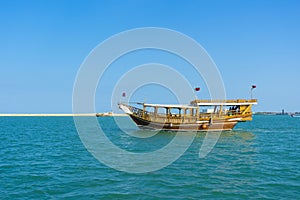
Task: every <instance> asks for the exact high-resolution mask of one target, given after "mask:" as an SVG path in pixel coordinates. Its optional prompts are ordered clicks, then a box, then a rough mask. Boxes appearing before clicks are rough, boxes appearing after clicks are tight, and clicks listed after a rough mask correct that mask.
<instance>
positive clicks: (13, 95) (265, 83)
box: [0, 0, 300, 113]
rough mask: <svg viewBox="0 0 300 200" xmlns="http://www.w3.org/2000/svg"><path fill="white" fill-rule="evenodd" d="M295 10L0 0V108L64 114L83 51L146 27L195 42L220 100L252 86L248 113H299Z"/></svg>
mask: <svg viewBox="0 0 300 200" xmlns="http://www.w3.org/2000/svg"><path fill="white" fill-rule="evenodd" d="M299 10H300V1H297V0H295V1H285V0H282V1H275V0H270V1H260V0H256V1H255V0H254V1H253V0H252V1H246V0H245V1H242V0H238V1H233V0H228V1H226V0H225V1H221V0H219V1H214V0H207V1H196V0H195V1H183V0H182V1H176V0H169V1H168V0H164V1H161V0H127V1H125V0H119V1H115V0H108V1H71V0H70V1H66V0H62V1H55V0H50V1H47V0H43V1H38V0H36V1H30V0H27V1H14V0H7V1H2V0H1V1H0V26H1V31H0V44H1V45H0V58H1V59H0V89H1V93H0V113H70V112H72V90H73V84H74V80H75V78H76V73H77V70H78V69H79V67H80V65H81V63H82V62H83V60H84V59H85V57H86V56H87V55H88V53H89V52H90V51H91V50H92V49H93V48H94V47H95V46H96V45H98V44H99V43H100V42H102V41H103V40H105V39H107V38H108V37H110V36H112V35H114V34H117V33H119V32H122V31H125V30H128V29H133V28H140V27H149V26H150V27H164V28H169V29H173V30H176V31H179V32H182V33H184V34H186V35H188V36H190V37H192V38H194V39H195V40H196V41H197V42H198V43H200V44H201V45H202V46H203V47H204V48H205V49H206V50H207V52H208V53H209V54H210V56H211V57H212V59H213V60H214V61H215V63H216V65H217V66H218V68H219V70H220V72H221V75H222V77H223V81H224V84H225V88H226V92H227V96H228V98H248V97H249V90H250V86H251V84H256V85H257V89H256V90H255V91H254V97H255V98H257V99H259V105H257V106H256V107H255V110H256V111H280V110H281V109H283V108H284V109H285V110H286V111H300V104H299V103H300V89H299V88H300V78H299V75H300V12H299ZM152 53H153V52H150V53H149V54H152ZM129 59H130V55H129V57H128V58H127V61H126V62H127V63H130V60H129ZM133 59H134V58H133ZM146 60H147V59H146ZM147 61H151V60H149V59H148V60H147ZM124 62H125V61H124ZM133 67H134V66H133ZM193 81H194V82H193V83H192V84H198V83H196V82H195V80H193ZM199 85H200V87H203V88H205V86H202V85H201V81H199ZM145 89H147V88H145ZM109 90H110V87H107V91H104V93H105V92H107V93H109ZM203 92H204V93H205V91H203ZM153 95H154V97H155V94H153ZM100 96H101V95H100ZM198 96H199V97H200V98H201V93H199V95H198ZM99 98H101V97H97V99H99ZM148 98H150V97H148ZM152 98H153V97H152ZM99 102H100V100H99ZM109 110H110V107H109V104H108V103H103V104H97V111H99V112H103V111H109Z"/></svg>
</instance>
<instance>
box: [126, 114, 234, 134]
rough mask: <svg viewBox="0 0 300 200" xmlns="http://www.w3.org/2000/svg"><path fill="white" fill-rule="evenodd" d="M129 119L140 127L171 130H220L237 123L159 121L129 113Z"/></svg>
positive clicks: (231, 127)
mask: <svg viewBox="0 0 300 200" xmlns="http://www.w3.org/2000/svg"><path fill="white" fill-rule="evenodd" d="M129 116H130V117H131V119H132V120H133V121H134V122H135V123H136V124H137V125H138V126H139V127H140V128H150V129H158V130H171V131H220V130H232V129H233V128H234V126H235V125H236V124H237V121H225V120H220V121H214V122H210V123H209V122H200V123H160V122H153V121H148V120H145V119H143V118H140V117H137V116H135V115H132V114H131V115H129Z"/></svg>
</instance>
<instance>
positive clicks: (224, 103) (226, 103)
mask: <svg viewBox="0 0 300 200" xmlns="http://www.w3.org/2000/svg"><path fill="white" fill-rule="evenodd" d="M255 104H257V100H256V99H250V100H246V99H236V100H200V99H196V100H194V101H191V105H197V106H221V105H222V106H240V105H255Z"/></svg>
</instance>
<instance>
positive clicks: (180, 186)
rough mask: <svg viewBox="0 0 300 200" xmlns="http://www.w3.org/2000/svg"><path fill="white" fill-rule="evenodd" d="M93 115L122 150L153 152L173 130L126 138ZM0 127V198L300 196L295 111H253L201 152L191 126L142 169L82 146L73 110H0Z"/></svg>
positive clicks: (298, 133) (299, 138) (200, 139)
mask: <svg viewBox="0 0 300 200" xmlns="http://www.w3.org/2000/svg"><path fill="white" fill-rule="evenodd" d="M98 120H99V123H100V124H101V125H102V127H103V128H104V129H105V130H106V134H107V136H108V138H110V139H111V140H112V141H113V142H114V143H115V144H116V145H118V146H120V147H122V148H124V149H127V150H132V151H145V152H147V151H154V150H155V149H156V148H161V147H163V146H164V145H166V144H167V143H168V142H169V141H170V140H171V139H172V138H173V137H174V133H171V132H161V133H159V134H157V135H156V136H153V137H151V138H148V139H141V138H135V137H130V136H128V135H126V134H124V133H122V131H120V130H119V129H118V127H117V126H116V125H115V124H114V121H113V118H111V117H105V118H98ZM130 129H132V130H130V131H133V132H134V133H135V134H143V133H145V134H149V133H148V132H147V131H144V132H143V131H137V130H136V129H134V128H130ZM0 133H1V134H0V159H1V162H0V177H1V179H0V180H1V184H0V198H1V199H61V198H62V199H159V198H169V199H183V198H185V199H242V198H243V199H244V198H247V199H257V198H261V199H299V198H300V118H291V117H289V116H254V120H253V121H252V122H247V123H241V124H238V126H237V127H236V128H235V130H234V131H228V132H223V133H222V135H221V137H220V138H219V141H218V143H217V144H216V145H215V147H214V149H213V150H212V151H211V152H210V153H209V154H208V155H207V156H206V157H205V158H202V159H200V158H199V148H200V146H201V144H202V142H203V139H204V136H205V134H204V133H198V134H197V135H196V138H195V140H194V142H193V143H192V145H191V146H190V147H189V149H188V150H187V151H186V153H185V154H184V155H183V156H182V157H180V158H179V159H178V160H177V161H175V162H174V163H172V164H171V165H169V166H168V167H166V168H163V169H161V170H158V171H154V172H149V173H143V174H130V173H126V172H120V171H116V170H114V169H111V168H109V167H107V166H105V165H103V164H101V163H100V162H99V161H98V160H97V159H95V158H94V157H93V156H92V155H91V154H90V153H89V152H88V151H87V150H86V149H85V147H84V146H83V144H82V142H81V140H80V139H79V136H78V134H77V132H76V129H75V126H74V122H73V118H72V117H1V118H0Z"/></svg>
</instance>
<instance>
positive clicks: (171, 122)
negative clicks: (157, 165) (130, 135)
mask: <svg viewBox="0 0 300 200" xmlns="http://www.w3.org/2000/svg"><path fill="white" fill-rule="evenodd" d="M132 104H136V106H133V105H132ZM255 104H257V100H256V99H250V100H245V99H237V100H193V101H191V102H190V105H180V104H174V105H170V104H147V103H129V104H126V103H119V104H118V105H119V108H120V109H122V110H123V111H124V112H125V113H126V114H128V115H129V116H130V117H131V119H132V120H133V121H134V122H135V123H136V124H137V126H138V127H140V128H151V129H158V130H173V131H177V130H180V131H220V130H232V129H233V128H234V126H235V125H236V124H237V123H238V122H245V121H250V120H252V110H251V108H252V105H255Z"/></svg>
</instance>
